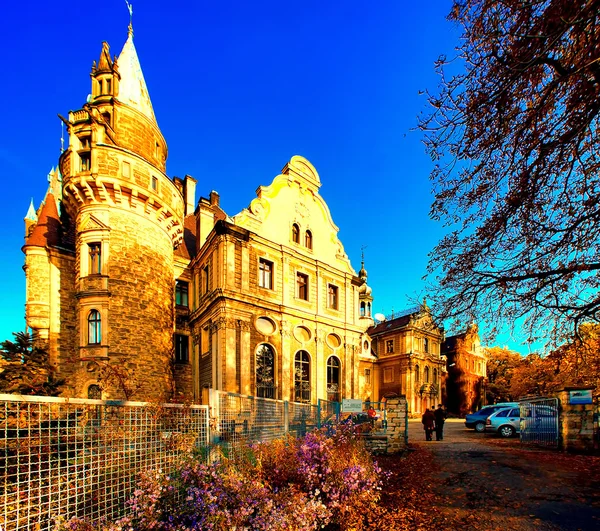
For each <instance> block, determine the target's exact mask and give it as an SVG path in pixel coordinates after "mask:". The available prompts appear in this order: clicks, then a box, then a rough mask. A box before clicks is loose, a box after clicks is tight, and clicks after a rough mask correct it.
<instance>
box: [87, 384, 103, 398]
mask: <svg viewBox="0 0 600 531" xmlns="http://www.w3.org/2000/svg"><path fill="white" fill-rule="evenodd" d="M87 395H88V398H91V399H94V400H100V399H101V398H102V389H101V388H100V386H99V385H96V384H92V385H90V386H89V387H88V392H87Z"/></svg>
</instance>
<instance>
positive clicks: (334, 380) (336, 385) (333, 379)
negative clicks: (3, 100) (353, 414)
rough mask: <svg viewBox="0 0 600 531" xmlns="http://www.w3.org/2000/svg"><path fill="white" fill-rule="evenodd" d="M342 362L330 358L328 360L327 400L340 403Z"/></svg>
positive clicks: (332, 357) (333, 357)
mask: <svg viewBox="0 0 600 531" xmlns="http://www.w3.org/2000/svg"><path fill="white" fill-rule="evenodd" d="M340 391H341V389H340V360H339V359H337V358H336V357H335V356H330V357H329V359H328V360H327V400H330V401H332V402H340V396H341V393H340Z"/></svg>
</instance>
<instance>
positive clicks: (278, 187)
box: [23, 27, 375, 402]
mask: <svg viewBox="0 0 600 531" xmlns="http://www.w3.org/2000/svg"><path fill="white" fill-rule="evenodd" d="M91 81H92V91H91V96H90V97H89V98H88V101H87V102H86V103H85V104H84V105H83V107H82V108H81V109H79V110H77V111H73V112H70V113H69V115H68V117H67V118H64V119H63V120H64V122H65V124H66V126H67V129H68V136H69V146H68V148H67V149H66V150H65V151H64V152H63V153H62V155H61V157H60V160H59V164H58V167H57V168H56V169H54V170H53V171H52V172H51V174H50V176H49V181H50V185H49V188H48V192H47V194H46V197H45V199H44V201H43V203H42V205H41V206H40V207H39V208H38V209H37V210H36V209H34V208H33V205H32V207H31V208H30V210H29V212H28V214H27V217H26V219H25V225H26V240H25V245H24V247H23V251H24V253H25V267H24V270H25V275H26V280H27V288H26V310H25V311H26V323H27V326H28V327H30V328H31V330H32V331H33V332H34V334H35V338H36V341H38V342H40V343H41V344H43V345H44V346H45V347H46V348H47V349H48V351H49V353H50V358H51V362H52V366H53V368H54V371H55V372H56V375H57V377H59V378H65V379H66V382H67V386H66V388H65V391H64V394H65V395H67V396H75V397H93V398H100V397H101V398H117V399H122V398H133V399H156V400H165V399H171V398H173V397H174V396H175V395H183V396H185V397H187V398H189V399H191V400H194V401H196V402H198V401H200V400H201V397H202V393H203V389H206V388H213V389H221V390H226V391H231V392H237V393H243V394H250V395H257V396H264V397H272V398H279V399H286V400H295V401H302V402H315V401H316V400H317V399H319V398H321V399H331V400H337V399H341V398H363V399H368V398H374V395H373V392H374V390H373V383H372V379H371V378H372V375H371V371H372V370H373V367H374V363H375V357H374V356H373V354H372V350H371V339H370V337H369V335H368V334H367V333H366V331H367V329H368V328H369V327H370V326H371V325H373V320H372V319H371V304H372V295H371V290H370V288H369V287H368V286H367V283H366V280H367V278H366V271H365V270H364V267H363V268H361V270H360V271H359V273H358V274H357V273H356V272H355V270H354V269H353V268H352V266H351V264H350V261H349V260H348V257H347V255H346V254H345V252H344V248H343V246H342V244H341V242H340V241H339V239H338V236H337V233H338V228H337V227H336V225H335V224H334V222H333V219H332V217H331V213H330V211H329V208H328V207H327V204H326V203H325V201H324V200H323V198H322V197H321V196H320V195H319V188H320V186H321V181H320V177H319V175H318V173H317V171H316V170H315V168H314V167H313V166H312V165H311V164H310V162H308V161H307V160H306V159H304V158H302V157H298V156H296V157H293V158H292V159H291V160H290V161H289V162H288V163H287V164H286V165H285V166H284V168H283V170H282V172H281V174H279V175H278V176H276V177H275V178H274V180H273V181H272V182H271V184H270V185H268V186H260V187H259V189H258V191H257V196H256V198H254V199H253V200H252V201H251V203H250V205H249V207H248V208H247V209H244V210H243V211H242V212H240V213H239V214H237V215H234V216H229V215H227V214H226V213H225V212H224V211H223V210H222V209H221V208H220V206H219V195H218V193H216V192H214V191H212V192H210V194H208V198H200V200H199V201H196V198H195V196H196V184H197V183H196V181H195V180H194V179H193V178H192V177H190V176H186V177H185V178H184V179H179V178H177V177H174V178H170V177H169V176H168V175H167V173H166V159H167V144H166V141H165V139H164V137H163V135H162V133H161V131H160V128H159V126H158V124H157V121H156V118H155V115H154V111H153V108H152V104H151V101H150V97H149V94H148V90H147V86H146V83H145V80H144V77H143V73H142V70H141V67H140V63H139V60H138V56H137V52H136V50H135V47H134V44H133V31H132V29H131V27H130V30H129V35H128V38H127V41H126V43H125V45H124V47H123V50H122V52H121V53H120V55H119V56H118V58H117V57H115V58H111V56H110V53H109V47H108V44H106V43H104V44H103V47H102V51H101V54H100V59H99V61H98V63H97V64H96V63H94V65H93V67H92V72H91ZM201 184H202V185H203V186H204V185H205V184H204V183H201Z"/></svg>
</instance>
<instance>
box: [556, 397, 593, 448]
mask: <svg viewBox="0 0 600 531" xmlns="http://www.w3.org/2000/svg"><path fill="white" fill-rule="evenodd" d="M592 389H593V388H591V387H565V388H564V389H562V390H561V391H559V392H558V393H557V397H558V399H559V404H560V411H559V418H558V433H559V447H560V448H561V449H562V450H564V451H567V452H591V451H593V450H594V405H593V404H576V403H571V402H574V401H575V400H574V399H576V397H574V395H576V394H579V393H581V392H582V391H583V392H588V391H590V390H592Z"/></svg>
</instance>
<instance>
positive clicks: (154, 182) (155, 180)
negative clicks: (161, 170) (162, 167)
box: [152, 175, 158, 192]
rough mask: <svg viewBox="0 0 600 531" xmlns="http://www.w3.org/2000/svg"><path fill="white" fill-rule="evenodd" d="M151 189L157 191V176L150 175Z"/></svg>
mask: <svg viewBox="0 0 600 531" xmlns="http://www.w3.org/2000/svg"><path fill="white" fill-rule="evenodd" d="M152 190H154V191H155V192H156V191H158V177H154V175H153V176H152Z"/></svg>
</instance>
